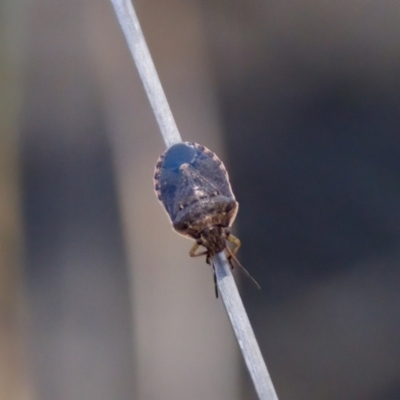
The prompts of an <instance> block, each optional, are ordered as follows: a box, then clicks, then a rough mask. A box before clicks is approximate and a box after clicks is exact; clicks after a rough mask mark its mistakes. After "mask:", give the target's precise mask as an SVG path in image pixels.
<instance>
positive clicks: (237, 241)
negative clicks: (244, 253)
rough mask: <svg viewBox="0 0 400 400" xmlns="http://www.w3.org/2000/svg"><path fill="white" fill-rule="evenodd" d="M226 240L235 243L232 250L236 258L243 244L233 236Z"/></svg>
mask: <svg viewBox="0 0 400 400" xmlns="http://www.w3.org/2000/svg"><path fill="white" fill-rule="evenodd" d="M226 239H227V240H229V241H230V242H231V243H233V249H232V250H231V253H232V255H233V256H234V255H235V254H236V253H237V251H238V250H239V248H240V245H241V242H240V240H239V239H238V238H237V237H236V236H233V235H229V236H228V237H227V238H226Z"/></svg>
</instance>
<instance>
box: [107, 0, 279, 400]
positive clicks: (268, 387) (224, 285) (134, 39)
mask: <svg viewBox="0 0 400 400" xmlns="http://www.w3.org/2000/svg"><path fill="white" fill-rule="evenodd" d="M111 3H112V4H113V6H114V10H115V13H116V14H117V18H118V20H119V23H120V25H121V28H122V30H123V32H124V35H125V39H126V41H127V43H128V46H129V49H130V50H131V53H132V56H133V59H134V61H135V64H136V67H137V69H138V71H139V75H140V77H141V79H142V82H143V85H144V88H145V90H146V93H147V96H148V98H149V101H150V104H151V106H152V108H153V112H154V114H155V116H156V119H157V122H158V125H159V127H160V130H161V133H162V136H163V138H164V141H165V144H166V146H167V147H170V146H172V145H173V144H175V143H179V142H181V141H182V139H181V136H180V134H179V131H178V128H177V126H176V123H175V120H174V117H173V116H172V112H171V109H170V107H169V104H168V101H167V99H166V97H165V94H164V91H163V89H162V86H161V83H160V80H159V78H158V75H157V72H156V69H155V67H154V64H153V60H152V58H151V55H150V52H149V49H148V47H147V45H146V41H145V39H144V36H143V33H142V30H141V28H140V24H139V20H138V18H137V15H136V13H135V10H134V8H133V6H132V3H131V1H130V0H111ZM214 267H215V274H216V278H217V284H218V290H219V293H220V294H221V298H222V300H223V302H224V305H225V308H226V311H227V313H228V316H229V319H230V321H231V324H232V327H233V330H234V332H235V335H236V338H237V340H238V342H239V346H240V349H241V351H242V353H243V357H244V359H245V362H246V365H247V368H248V369H249V372H250V376H251V378H252V380H253V383H254V386H255V389H256V392H257V394H258V397H259V399H260V400H277V399H278V397H277V395H276V392H275V389H274V386H273V383H272V381H271V378H270V376H269V373H268V370H267V367H266V365H265V362H264V360H263V357H262V354H261V351H260V348H259V346H258V343H257V340H256V338H255V336H254V332H253V329H252V327H251V325H250V321H249V319H248V317H247V314H246V311H245V309H244V306H243V303H242V300H241V298H240V295H239V292H238V290H237V287H236V282H235V281H234V279H233V276H232V273H231V270H230V266H229V263H228V261H227V259H226V256H225V253H224V252H221V253H219V254H217V255H216V256H214Z"/></svg>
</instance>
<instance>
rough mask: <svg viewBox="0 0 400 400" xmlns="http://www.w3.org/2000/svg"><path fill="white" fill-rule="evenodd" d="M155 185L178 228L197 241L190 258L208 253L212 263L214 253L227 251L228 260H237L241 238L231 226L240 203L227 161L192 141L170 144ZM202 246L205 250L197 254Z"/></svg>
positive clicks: (179, 231)
mask: <svg viewBox="0 0 400 400" xmlns="http://www.w3.org/2000/svg"><path fill="white" fill-rule="evenodd" d="M154 186H155V190H156V193H157V196H158V199H159V200H160V202H161V203H162V204H163V206H164V207H165V210H166V211H167V213H168V215H169V217H170V219H171V222H172V226H173V228H174V229H175V231H177V232H178V233H180V234H182V235H184V236H186V237H189V238H192V239H194V240H195V244H194V245H193V247H192V249H191V250H190V252H189V254H190V256H191V257H196V256H201V255H206V260H207V262H208V263H210V260H211V258H212V257H213V256H214V255H215V254H217V253H220V252H221V251H224V250H227V252H228V259H229V260H231V258H234V259H235V260H236V258H235V253H236V252H237V250H238V249H239V247H240V240H239V239H237V238H236V237H235V236H233V235H232V234H231V232H230V227H231V225H232V223H233V221H234V219H235V217H236V213H237V210H238V207H239V205H238V203H237V201H236V200H235V196H234V195H233V193H232V189H231V186H230V184H229V178H228V173H227V171H226V169H225V167H224V164H223V163H222V161H221V160H220V159H219V158H218V157H217V156H216V155H215V154H214V153H213V152H212V151H210V150H208V149H207V148H206V147H204V146H201V145H199V144H197V143H191V142H182V143H178V144H175V145H173V146H171V147H170V148H169V149H167V150H166V151H165V152H164V153H163V154H162V155H161V156H160V158H159V159H158V162H157V165H156V170H155V173H154ZM227 241H229V242H231V243H232V244H233V245H234V246H233V248H232V249H229V248H228V247H227ZM200 246H203V247H204V248H205V250H204V251H202V252H200V253H196V251H197V250H198V248H199V247H200ZM236 261H237V260H236ZM239 265H240V264H239Z"/></svg>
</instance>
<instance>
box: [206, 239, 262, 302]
mask: <svg viewBox="0 0 400 400" xmlns="http://www.w3.org/2000/svg"><path fill="white" fill-rule="evenodd" d="M226 249H227V250H228V253H229V257H228V260H229V263H230V264H231V266H232V268H233V264H232V258H233V259H234V260H235V262H236V264H237V265H238V266H239V267H240V268H241V270H242V272H243V273H244V274H245V275H246V276H247V277H248V278H250V280H251V281H252V282H253V283H254V285H255V286H256V288H257V289H259V290H261V286H260V284H259V283H258V282H257V281H256V280H255V279H254V278H253V277H252V276H251V275H250V272H249V271H247V269H246V268H245V267H243V265H242V264H240V262H239V260H238V259H237V258H236V256H235V255H234V254H233V253H232V251H231V249H230V248H229V247H228V246H226ZM214 277H215V275H214ZM217 297H218V296H217Z"/></svg>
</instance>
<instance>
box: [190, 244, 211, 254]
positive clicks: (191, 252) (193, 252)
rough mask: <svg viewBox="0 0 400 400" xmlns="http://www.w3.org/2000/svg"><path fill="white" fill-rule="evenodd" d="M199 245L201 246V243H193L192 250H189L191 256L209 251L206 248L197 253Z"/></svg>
mask: <svg viewBox="0 0 400 400" xmlns="http://www.w3.org/2000/svg"><path fill="white" fill-rule="evenodd" d="M199 247H200V245H199V244H198V243H195V244H194V245H193V247H192V248H191V249H190V251H189V255H190V257H199V256H204V255H205V254H207V253H208V251H207V250H205V251H202V252H201V253H197V254H196V251H197V249H198V248H199Z"/></svg>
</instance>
